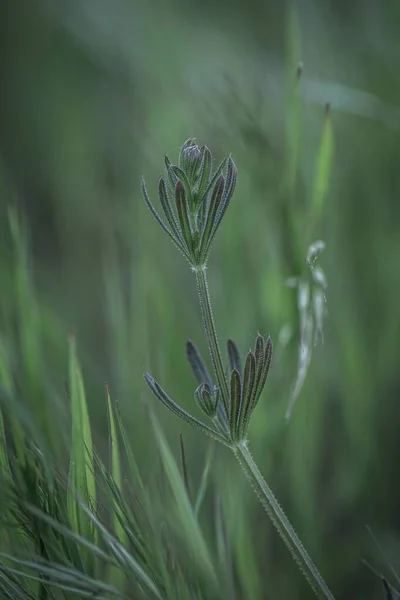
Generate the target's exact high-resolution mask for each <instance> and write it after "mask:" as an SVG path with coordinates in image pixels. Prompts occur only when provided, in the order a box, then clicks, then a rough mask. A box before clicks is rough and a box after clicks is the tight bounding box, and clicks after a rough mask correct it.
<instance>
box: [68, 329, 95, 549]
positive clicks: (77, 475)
mask: <svg viewBox="0 0 400 600" xmlns="http://www.w3.org/2000/svg"><path fill="white" fill-rule="evenodd" d="M69 387H70V396H71V418H72V439H71V456H70V469H69V485H70V489H69V493H68V514H69V518H70V522H71V525H72V527H73V529H74V531H76V532H77V533H79V534H81V535H83V536H84V537H87V538H88V539H92V540H94V541H95V539H96V537H95V532H94V529H93V527H92V524H91V522H90V520H89V519H87V517H86V516H85V514H82V512H81V511H80V510H79V507H78V504H77V495H78V496H79V497H80V498H82V500H83V501H84V502H85V503H86V504H88V506H95V505H96V482H95V476H94V458H93V443H92V433H91V427H90V420H89V413H88V408H87V404H86V396H85V389H84V383H83V377H82V373H81V369H80V366H79V363H78V359H77V355H76V346H75V340H74V339H73V338H71V339H70V343H69Z"/></svg>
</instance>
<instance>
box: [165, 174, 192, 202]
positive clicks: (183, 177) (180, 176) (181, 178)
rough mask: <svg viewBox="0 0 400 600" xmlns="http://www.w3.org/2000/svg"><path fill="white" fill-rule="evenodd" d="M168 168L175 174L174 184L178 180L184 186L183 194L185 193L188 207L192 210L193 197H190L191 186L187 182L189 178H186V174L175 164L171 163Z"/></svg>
mask: <svg viewBox="0 0 400 600" xmlns="http://www.w3.org/2000/svg"><path fill="white" fill-rule="evenodd" d="M169 168H170V169H172V171H173V172H174V173H175V175H176V179H177V181H176V184H177V183H178V181H180V182H181V183H182V184H183V187H184V188H185V194H186V198H187V201H188V204H189V207H190V210H193V208H194V207H193V197H192V187H191V185H190V183H189V179H188V178H187V175H186V173H185V172H184V171H182V169H181V168H180V167H177V166H176V165H171V166H170V167H169ZM175 187H176V185H175Z"/></svg>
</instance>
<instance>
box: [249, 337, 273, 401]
mask: <svg viewBox="0 0 400 600" xmlns="http://www.w3.org/2000/svg"><path fill="white" fill-rule="evenodd" d="M271 360H272V341H271V338H270V337H269V336H268V338H267V340H266V342H265V347H264V359H263V365H262V370H261V375H260V379H259V380H258V383H257V389H256V393H255V395H254V400H253V403H252V406H251V411H253V410H254V409H255V407H256V404H257V402H258V400H259V398H260V396H261V392H262V391H263V389H264V386H265V383H266V381H267V377H268V373H269V368H270V366H271Z"/></svg>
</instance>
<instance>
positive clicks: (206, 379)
mask: <svg viewBox="0 0 400 600" xmlns="http://www.w3.org/2000/svg"><path fill="white" fill-rule="evenodd" d="M186 355H187V357H188V360H189V363H190V366H191V367H192V371H193V373H194V376H195V377H196V379H197V381H198V382H199V384H202V383H206V384H207V385H208V386H209V388H210V390H212V389H213V381H212V378H211V375H210V373H209V371H208V369H207V367H206V365H205V363H204V361H203V359H202V358H201V355H200V353H199V351H198V350H197V348H196V346H195V345H194V344H193V342H191V341H190V340H189V341H188V342H187V343H186Z"/></svg>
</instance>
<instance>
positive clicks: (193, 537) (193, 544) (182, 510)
mask: <svg viewBox="0 0 400 600" xmlns="http://www.w3.org/2000/svg"><path fill="white" fill-rule="evenodd" d="M151 421H152V424H153V429H154V434H155V437H156V440H157V443H158V446H159V449H160V455H161V458H162V461H163V465H164V469H165V472H166V475H167V477H168V481H169V483H170V486H171V489H172V492H173V494H174V497H175V501H176V504H177V507H178V508H179V510H178V516H179V519H180V522H181V525H182V530H183V532H184V533H185V540H186V541H187V542H188V544H189V547H190V550H191V554H192V556H191V558H192V560H193V561H194V562H195V563H197V564H198V565H199V566H200V567H201V568H202V570H203V573H204V575H205V576H206V577H207V578H209V579H210V581H211V582H212V583H214V584H216V583H217V575H216V572H215V567H214V561H213V559H212V557H211V555H210V552H209V550H208V547H207V544H206V541H205V539H204V537H203V533H202V531H201V529H200V526H199V524H198V522H197V520H196V516H195V513H194V510H193V508H192V506H191V504H190V500H189V497H188V495H187V492H186V489H185V484H184V481H183V479H182V476H181V474H180V472H179V468H178V466H177V464H176V462H175V459H174V457H173V455H172V452H171V450H170V448H169V446H168V443H167V440H166V439H165V436H164V434H163V432H162V430H161V427H160V425H159V423H158V421H157V419H156V417H155V415H154V413H151Z"/></svg>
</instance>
